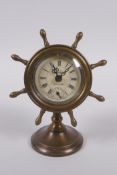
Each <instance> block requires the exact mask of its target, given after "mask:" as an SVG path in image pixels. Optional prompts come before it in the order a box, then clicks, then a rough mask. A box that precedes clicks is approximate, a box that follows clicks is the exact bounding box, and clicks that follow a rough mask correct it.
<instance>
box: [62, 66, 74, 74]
mask: <svg viewBox="0 0 117 175" xmlns="http://www.w3.org/2000/svg"><path fill="white" fill-rule="evenodd" d="M72 66H73V64H72V65H70V66H69V67H68V68H67V69H66V70H65V71H64V72H61V74H62V75H65V74H66V72H68V71H69V69H70V68H71V67H72Z"/></svg>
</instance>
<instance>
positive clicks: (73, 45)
mask: <svg viewBox="0 0 117 175" xmlns="http://www.w3.org/2000/svg"><path fill="white" fill-rule="evenodd" d="M82 37H83V33H82V32H79V33H78V34H77V35H76V39H75V41H74V43H73V44H72V48H73V49H76V48H77V45H78V42H79V41H80V40H81V39H82Z"/></svg>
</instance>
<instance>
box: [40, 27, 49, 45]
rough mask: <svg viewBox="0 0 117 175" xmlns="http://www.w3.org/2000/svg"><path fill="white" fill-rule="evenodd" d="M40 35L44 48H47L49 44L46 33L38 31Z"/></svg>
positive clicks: (42, 30)
mask: <svg viewBox="0 0 117 175" xmlns="http://www.w3.org/2000/svg"><path fill="white" fill-rule="evenodd" d="M40 35H41V37H42V39H43V42H44V45H45V47H48V46H49V42H48V40H47V36H46V31H45V30H44V29H41V30H40Z"/></svg>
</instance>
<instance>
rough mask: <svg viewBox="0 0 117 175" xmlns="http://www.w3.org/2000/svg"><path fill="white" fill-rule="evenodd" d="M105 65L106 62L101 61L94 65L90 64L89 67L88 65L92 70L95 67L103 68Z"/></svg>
mask: <svg viewBox="0 0 117 175" xmlns="http://www.w3.org/2000/svg"><path fill="white" fill-rule="evenodd" d="M106 64H107V61H106V60H101V61H99V62H97V63H95V64H91V65H90V68H91V69H94V68H96V67H100V66H104V65H106Z"/></svg>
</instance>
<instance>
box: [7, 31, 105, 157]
mask: <svg viewBox="0 0 117 175" xmlns="http://www.w3.org/2000/svg"><path fill="white" fill-rule="evenodd" d="M40 34H41V36H42V38H43V41H44V46H45V47H44V48H43V49H41V50H39V51H38V52H36V53H35V54H34V55H33V56H32V58H31V59H30V60H29V61H27V60H24V59H22V58H20V57H19V56H18V55H15V54H14V55H12V56H11V57H12V59H13V60H15V61H19V62H21V63H23V64H24V65H26V69H25V74H24V85H25V87H24V88H23V89H22V90H20V91H15V92H12V93H11V94H10V97H12V98H13V97H17V96H18V95H20V94H23V93H27V94H28V95H29V97H30V98H31V100H32V101H33V102H34V103H35V104H36V105H37V106H39V107H40V108H41V110H40V114H39V116H38V117H37V119H36V121H35V124H36V125H39V124H40V123H41V121H42V116H43V115H44V113H45V112H46V111H50V112H52V113H53V116H52V123H51V124H50V125H49V126H45V127H42V128H40V129H39V130H38V131H37V132H36V133H34V134H33V136H32V138H31V143H32V147H33V148H34V149H35V150H36V151H37V152H39V153H42V154H45V155H49V156H65V155H69V154H72V153H74V152H76V151H78V150H79V149H80V147H81V146H82V143H83V137H82V136H81V134H80V133H79V132H78V131H76V130H75V129H74V128H72V127H70V126H66V125H64V124H63V123H62V116H61V113H62V112H68V114H69V116H70V120H71V125H72V126H73V127H75V126H76V125H77V121H76V119H75V118H74V115H73V111H72V110H73V109H74V108H76V107H77V106H79V105H80V104H81V103H82V102H83V101H84V100H85V99H86V98H87V97H88V96H91V97H94V98H96V99H97V100H98V101H104V97H103V96H100V95H96V94H95V93H93V92H92V91H91V85H92V69H94V68H96V67H98V66H103V65H105V64H106V63H107V61H106V60H101V61H99V62H98V63H96V64H89V63H88V61H87V60H86V59H85V57H84V56H83V55H82V54H81V53H80V52H79V51H77V50H76V47H77V45H78V42H79V41H80V40H81V38H82V36H83V33H82V32H79V33H78V34H77V35H76V38H75V41H74V43H73V44H72V46H70V47H69V46H66V45H61V44H56V45H50V44H49V42H48V40H47V37H46V32H45V31H44V30H43V29H41V31H40Z"/></svg>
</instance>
